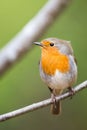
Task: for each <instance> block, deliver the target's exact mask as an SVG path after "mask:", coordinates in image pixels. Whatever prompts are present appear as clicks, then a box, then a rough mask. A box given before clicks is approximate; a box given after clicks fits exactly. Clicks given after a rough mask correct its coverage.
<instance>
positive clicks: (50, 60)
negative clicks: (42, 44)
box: [41, 49, 70, 75]
mask: <svg viewBox="0 0 87 130" xmlns="http://www.w3.org/2000/svg"><path fill="white" fill-rule="evenodd" d="M52 51H53V50H51V53H50V52H49V50H46V49H44V50H43V51H42V57H41V65H42V69H43V71H44V72H45V73H46V74H48V75H53V74H55V71H56V70H59V71H60V72H62V73H66V72H67V71H69V69H70V65H69V59H68V57H67V56H66V55H64V54H61V53H59V52H58V51H57V52H56V53H52Z"/></svg>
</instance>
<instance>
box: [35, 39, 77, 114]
mask: <svg viewBox="0 0 87 130" xmlns="http://www.w3.org/2000/svg"><path fill="white" fill-rule="evenodd" d="M34 43H35V44H36V45H38V46H40V47H41V59H40V64H39V70H40V76H41V79H42V80H43V81H44V82H45V84H47V86H48V88H49V89H50V91H51V98H52V100H53V104H52V105H51V112H52V113H53V114H55V115H58V114H59V113H60V112H61V103H60V101H58V102H57V101H56V98H55V97H56V96H57V95H60V94H61V93H62V92H63V90H64V89H66V88H68V89H69V90H70V91H71V92H72V93H74V91H73V89H72V85H73V84H74V83H75V82H76V79H77V65H76V60H75V57H74V53H73V49H72V46H71V44H70V41H66V40H61V39H57V38H47V39H44V40H42V41H41V42H34Z"/></svg>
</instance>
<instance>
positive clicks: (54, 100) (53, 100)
mask: <svg viewBox="0 0 87 130" xmlns="http://www.w3.org/2000/svg"><path fill="white" fill-rule="evenodd" d="M48 88H49V90H50V92H51V99H52V102H53V103H54V104H55V103H56V95H55V94H54V92H53V89H51V88H50V87H48Z"/></svg>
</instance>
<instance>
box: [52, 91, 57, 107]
mask: <svg viewBox="0 0 87 130" xmlns="http://www.w3.org/2000/svg"><path fill="white" fill-rule="evenodd" d="M51 99H52V102H53V103H54V104H56V102H57V101H56V96H55V95H54V94H53V93H51ZM55 107H56V105H55Z"/></svg>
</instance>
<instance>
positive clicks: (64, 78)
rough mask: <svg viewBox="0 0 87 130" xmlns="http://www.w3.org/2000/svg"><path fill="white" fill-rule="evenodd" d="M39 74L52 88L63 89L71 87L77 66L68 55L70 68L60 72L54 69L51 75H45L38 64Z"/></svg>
mask: <svg viewBox="0 0 87 130" xmlns="http://www.w3.org/2000/svg"><path fill="white" fill-rule="evenodd" d="M40 76H41V78H42V80H43V81H44V82H45V83H46V84H47V85H48V86H49V87H50V88H52V89H61V90H63V89H65V88H68V87H71V86H72V85H73V84H74V83H75V81H76V79H77V66H76V64H75V62H74V59H73V57H72V56H70V70H69V72H67V73H62V72H60V71H58V70H56V72H55V74H54V75H52V76H49V75H46V74H45V73H44V72H43V71H42V69H41V64H40Z"/></svg>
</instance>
